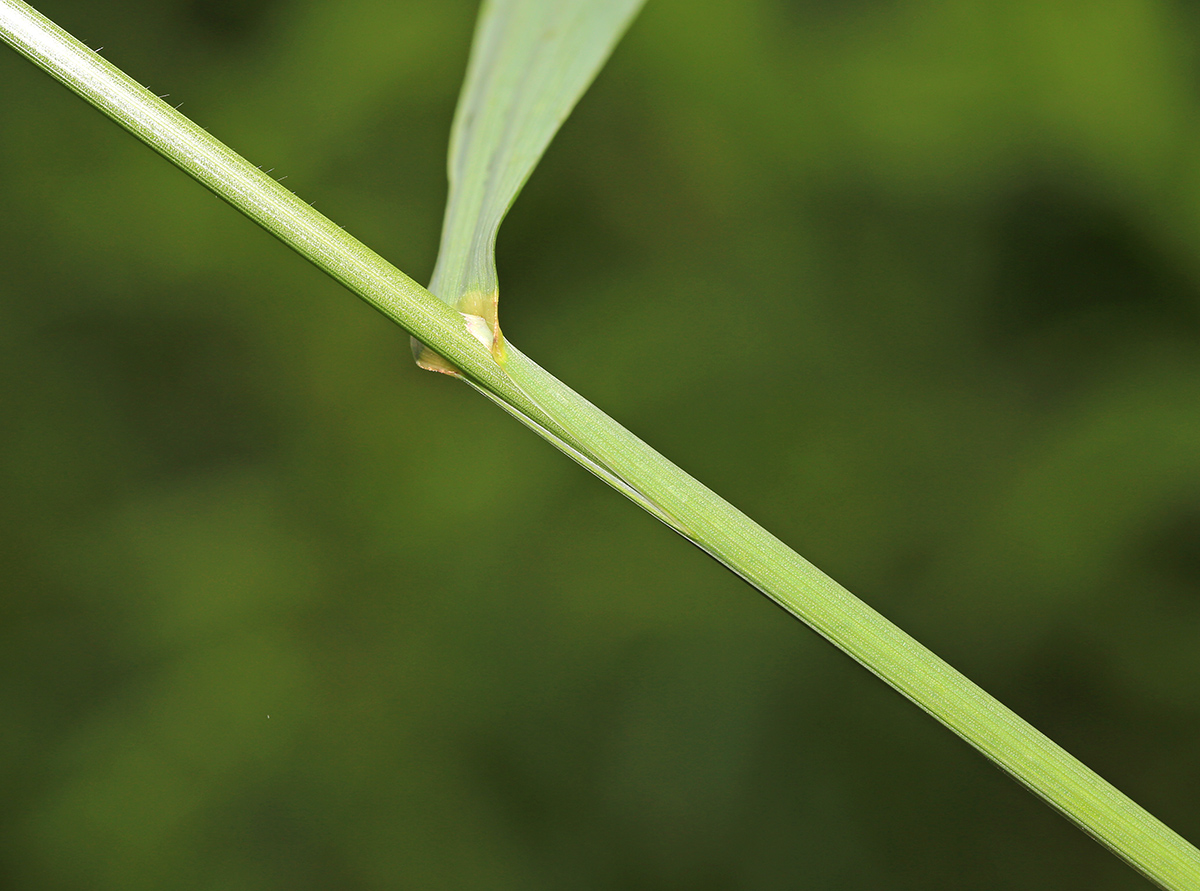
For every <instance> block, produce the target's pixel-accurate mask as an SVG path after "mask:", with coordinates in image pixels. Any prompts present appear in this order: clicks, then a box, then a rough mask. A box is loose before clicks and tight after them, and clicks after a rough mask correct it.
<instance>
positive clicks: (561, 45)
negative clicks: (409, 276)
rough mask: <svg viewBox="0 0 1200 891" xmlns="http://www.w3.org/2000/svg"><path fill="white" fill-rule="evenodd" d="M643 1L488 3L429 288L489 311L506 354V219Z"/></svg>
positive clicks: (465, 306) (460, 304) (465, 308)
mask: <svg viewBox="0 0 1200 891" xmlns="http://www.w3.org/2000/svg"><path fill="white" fill-rule="evenodd" d="M642 3H643V0H485V2H484V5H483V8H482V9H481V11H480V16H479V22H478V25H477V27H476V30H475V39H474V43H473V44H472V47H471V58H470V62H469V63H468V67H467V77H466V80H465V82H464V84H463V90H462V94H461V95H460V97H459V102H458V108H457V111H456V113H455V117H454V126H453V130H452V132H451V137H450V155H449V165H448V167H449V177H450V194H449V197H448V199H447V202H446V215H445V220H444V223H443V227H442V239H441V245H440V248H439V250H438V260H437V265H436V267H435V269H434V273H433V279H432V280H431V282H430V285H429V290H430V291H432V292H433V293H434V294H435V295H437V296H438V297H439V298H440V299H442V300H444V301H445V302H446V303H448V304H450V305H451V306H453V307H455V308H456V309H457V310H458V311H459V312H463V313H466V314H468V315H473V316H479V317H482V318H483V319H485V320H486V321H487V325H488V328H489V329H491V331H492V334H493V338H494V340H493V343H494V345H495V346H494V348H493V349H494V351H495V352H497V355H498V356H499V355H500V350H501V347H500V345H501V343H502V341H501V338H500V329H499V325H498V323H497V319H496V305H497V301H498V279H497V276H496V262H495V249H496V234H497V232H498V231H499V228H500V223H501V222H502V221H503V219H504V216H505V214H506V213H507V212H508V209H509V207H511V206H512V203H513V201H514V200H515V199H516V197H517V194H518V193H519V192H520V191H521V187H522V186H523V185H524V184H525V181H526V180H528V179H529V176H530V174H531V173H532V172H533V168H534V167H535V166H536V165H537V162H538V160H539V159H540V158H541V156H542V154H543V153H544V152H545V150H546V147H547V146H548V145H549V144H550V140H551V139H553V137H554V134H555V133H556V132H557V131H558V128H559V127H560V126H561V125H562V123H563V121H564V120H566V118H567V115H569V114H570V113H571V109H572V108H574V107H575V103H576V102H578V101H579V98H580V96H582V95H583V92H584V90H586V89H587V87H588V85H589V84H590V83H591V82H592V80H593V79H594V78H595V76H596V73H597V72H598V71H599V70H600V68H601V66H603V64H604V62H605V61H606V60H607V59H608V56H609V55H610V54H611V53H612V50H613V47H614V46H615V45H616V43H617V41H618V40H619V39H620V37H621V35H622V34H623V33H624V31H625V29H626V28H627V27H628V26H629V23H630V22H631V21H632V19H633V17H634V15H636V13H637V11H638V10H639V9H640V8H641V5H642ZM421 360H422V356H421V355H420V354H419V353H418V361H419V362H420V361H421ZM422 364H425V363H422ZM442 370H445V369H442Z"/></svg>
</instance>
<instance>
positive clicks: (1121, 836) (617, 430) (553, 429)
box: [0, 0, 1200, 891]
mask: <svg viewBox="0 0 1200 891" xmlns="http://www.w3.org/2000/svg"><path fill="white" fill-rule="evenodd" d="M0 39H2V40H3V41H4V42H5V43H8V44H9V45H10V46H12V47H13V48H14V49H16V50H17V51H18V52H20V53H21V54H22V55H25V56H26V57H27V58H29V59H30V60H32V61H33V62H34V63H35V64H37V65H38V66H40V67H41V68H43V69H44V70H46V71H47V72H49V73H50V74H51V75H53V76H54V77H55V78H57V79H58V80H60V81H61V82H62V83H64V84H65V85H66V86H68V87H69V88H70V89H72V90H73V91H75V92H76V93H78V94H79V95H80V96H82V97H83V98H84V99H86V100H87V101H88V102H90V103H92V104H93V105H94V106H96V107H97V108H98V109H100V110H101V111H103V112H104V113H105V114H106V115H108V116H109V117H111V118H112V119H113V120H115V121H116V122H117V123H119V124H120V125H121V126H123V127H125V128H126V129H127V130H129V131H130V132H131V133H133V134H134V135H135V136H137V137H138V138H139V139H141V140H142V141H143V142H145V143H147V144H148V145H150V146H151V147H152V148H153V149H155V150H156V151H158V152H159V153H160V154H162V155H163V156H164V157H166V158H167V159H168V160H170V161H172V162H173V163H174V164H176V165H178V166H179V167H180V168H181V169H182V170H184V171H185V172H187V173H188V174H190V175H191V176H193V177H194V178H195V179H197V180H199V181H200V182H201V183H203V184H204V185H205V186H206V187H207V188H209V189H211V190H212V191H213V192H215V193H216V194H217V195H219V196H221V197H222V198H224V199H225V200H226V201H228V202H229V203H230V204H232V205H233V206H234V207H236V208H237V209H238V210H240V211H241V212H242V213H244V214H246V216H248V217H250V218H251V219H252V220H254V221H255V222H257V223H258V224H259V225H261V226H263V228H265V229H266V230H267V231H269V232H271V233H272V234H273V235H275V236H276V237H277V238H279V239H280V240H281V241H283V242H284V243H285V244H287V245H289V246H291V247H292V248H294V249H295V250H296V251H297V252H299V253H300V254H301V255H303V256H304V257H307V258H308V259H309V260H310V261H312V262H313V263H314V264H316V265H317V266H318V267H320V268H321V269H323V270H325V272H327V273H328V274H329V275H331V276H333V277H334V278H335V279H337V280H338V281H340V282H341V283H342V284H344V285H345V286H346V287H348V288H349V289H350V290H352V291H353V292H354V293H356V294H358V295H359V296H360V297H362V298H363V299H364V300H366V301H367V302H368V303H370V304H371V305H372V306H374V307H375V308H376V309H378V310H379V311H380V312H382V313H384V315H386V316H388V317H389V318H391V319H393V320H394V321H395V322H397V323H398V324H400V325H401V326H403V327H404V328H405V329H407V330H408V331H409V332H410V333H411V334H413V336H415V337H416V338H418V339H419V340H421V341H423V342H424V343H426V344H428V345H429V346H431V347H432V348H433V349H434V350H436V351H437V352H438V353H440V354H441V355H443V356H445V357H446V358H447V359H449V360H450V361H452V362H453V363H454V364H455V365H456V366H457V367H458V368H459V369H461V370H462V372H463V374H464V375H465V377H466V379H467V380H468V381H469V382H470V383H472V385H473V386H475V387H476V388H477V389H479V390H481V391H483V392H484V393H485V394H487V395H488V396H489V397H490V398H491V399H493V400H494V401H496V402H498V403H499V404H500V405H502V406H503V407H504V408H505V409H506V410H508V411H509V412H511V413H512V414H514V415H516V416H517V417H518V418H520V419H521V420H522V421H524V422H525V423H527V424H528V425H529V426H530V427H532V428H533V429H534V430H536V431H537V432H538V433H539V434H541V435H543V436H545V437H546V438H547V439H549V440H550V441H551V442H552V443H554V444H555V445H556V446H557V447H559V448H560V449H562V450H563V451H564V452H566V453H567V454H569V455H571V457H573V458H574V459H576V460H577V461H579V462H580V463H581V464H582V465H583V466H585V467H587V468H588V469H589V470H591V471H592V472H593V473H595V474H596V475H597V476H599V477H600V478H602V479H604V480H605V481H606V482H608V483H609V484H610V485H613V486H614V487H615V488H617V489H618V490H619V491H621V492H623V493H624V494H626V495H627V496H629V497H630V498H632V499H633V500H635V501H636V502H637V503H639V504H641V505H642V506H643V507H645V508H646V509H647V510H649V511H650V512H651V513H653V514H654V515H655V516H657V517H658V518H659V519H660V520H662V521H663V522H664V523H666V524H667V525H669V526H671V527H672V528H673V529H675V530H676V531H678V532H679V533H680V534H682V535H684V536H685V537H687V538H688V539H689V540H691V541H693V542H695V543H696V544H697V545H698V546H699V547H701V548H703V549H704V550H705V551H707V552H708V553H709V554H711V555H712V556H714V557H716V558H717V559H718V560H720V561H721V562H722V563H724V564H725V565H726V566H728V567H729V568H730V569H731V570H733V571H734V572H735V573H737V574H738V575H740V576H741V577H742V578H744V579H746V581H748V582H750V584H752V585H754V586H755V587H756V588H758V589H759V590H760V591H762V592H763V593H765V594H767V595H768V596H769V597H771V598H772V599H774V600H775V601H776V602H777V603H779V604H780V605H781V606H783V607H784V608H785V609H787V610H788V611H789V612H791V613H792V614H793V615H795V616H796V617H798V618H799V619H801V620H802V621H804V622H805V623H806V624H808V625H809V626H810V627H812V628H813V629H815V630H816V631H817V632H818V633H820V634H821V635H822V636H824V637H825V638H827V639H828V640H829V641H831V642H832V643H834V644H835V645H836V646H838V647H839V648H840V649H842V650H843V651H845V652H846V653H848V654H849V655H850V656H851V657H853V658H854V659H855V660H856V661H858V662H859V663H861V664H862V665H863V666H865V667H866V668H867V669H869V670H870V671H872V672H873V673H875V674H876V675H878V676H879V677H880V678H882V679H883V680H884V681H886V682H887V683H888V684H890V685H891V686H892V687H894V688H895V689H896V690H898V691H899V692H900V693H901V694H903V695H904V696H906V697H907V698H908V699H910V700H912V701H913V702H914V703H916V704H917V705H918V706H919V707H920V708H922V709H924V710H925V711H926V712H928V713H929V714H931V715H933V716H934V717H935V718H937V719H938V720H939V721H941V722H942V723H943V724H945V725H946V726H947V727H948V728H950V730H952V731H953V732H954V733H956V734H958V735H959V736H960V737H962V738H963V739H964V740H966V741H967V742H968V743H970V744H971V745H972V746H974V747H975V748H976V749H978V750H979V751H980V752H982V753H983V754H984V755H986V756H987V757H988V758H990V759H991V760H992V761H994V762H995V763H996V764H997V765H999V766H1000V767H1002V768H1003V769H1004V770H1006V771H1007V772H1008V773H1010V774H1012V776H1013V777H1015V778H1016V779H1017V780H1018V781H1019V782H1021V783H1022V784H1023V785H1025V786H1026V787H1027V788H1029V789H1030V790H1031V791H1033V792H1035V793H1036V794H1037V795H1039V796H1040V797H1041V798H1043V799H1044V800H1045V801H1046V802H1047V803H1048V804H1050V805H1051V806H1052V807H1054V808H1055V809H1057V810H1058V811H1060V812H1061V813H1062V814H1064V815H1065V816H1066V817H1067V818H1068V819H1070V820H1071V821H1072V822H1074V823H1076V824H1077V825H1078V826H1080V827H1081V828H1082V829H1083V830H1084V831H1085V832H1087V833H1089V834H1090V835H1092V836H1093V837H1094V838H1096V839H1097V840H1098V841H1099V842H1100V843H1101V844H1103V845H1105V846H1106V847H1108V848H1109V849H1110V850H1112V851H1113V852H1115V853H1116V854H1118V855H1119V856H1120V857H1122V858H1124V859H1125V860H1126V861H1128V862H1129V863H1130V864H1131V865H1132V866H1133V867H1135V868H1136V869H1138V870H1139V871H1141V872H1142V873H1143V874H1145V875H1146V876H1147V877H1148V878H1150V879H1152V880H1153V881H1155V882H1157V883H1158V884H1159V885H1160V886H1162V887H1163V888H1169V889H1177V891H1196V889H1198V888H1200V851H1198V850H1197V849H1196V848H1195V847H1194V846H1192V845H1191V844H1189V843H1188V842H1187V841H1186V840H1185V839H1183V838H1182V837H1180V836H1179V835H1177V834H1176V833H1175V832H1173V831H1172V830H1171V829H1170V828H1168V827H1167V826H1165V825H1164V824H1163V823H1161V822H1160V821H1158V820H1157V819H1155V818H1154V817H1153V816H1152V815H1151V814H1149V813H1148V812H1147V811H1145V810H1144V809H1143V808H1141V807H1139V806H1138V805H1137V804H1135V803H1134V802H1133V801H1131V800H1130V799H1129V798H1127V797H1126V796H1125V795H1123V794H1122V793H1121V792H1120V791H1118V790H1117V789H1116V788H1115V787H1113V786H1112V785H1111V784H1109V783H1108V782H1106V781H1105V780H1103V779H1102V778H1101V777H1099V776H1098V775H1096V774H1095V773H1094V772H1092V771H1091V770H1089V769H1088V768H1087V767H1085V766H1084V765H1083V764H1081V763H1080V762H1079V761H1077V760H1076V759H1075V758H1073V757H1072V756H1071V755H1070V754H1068V753H1067V752H1066V751H1064V750H1063V749H1062V748H1061V747H1059V746H1058V745H1056V744H1055V743H1054V742H1053V741H1051V740H1050V739H1049V738H1047V737H1046V736H1045V735H1044V734H1042V733H1040V732H1039V731H1038V730H1036V729H1035V728H1034V727H1032V726H1031V725H1030V724H1028V723H1027V722H1026V721H1024V720H1022V719H1021V718H1020V717H1019V716H1017V715H1016V714H1015V713H1013V712H1012V711H1011V710H1009V709H1008V708H1006V707H1005V706H1004V705H1002V704H1001V703H1000V702H998V701H997V700H996V699H994V698H993V697H992V696H990V695H988V694H987V693H986V692H985V691H984V690H982V689H981V688H980V687H978V686H977V685H976V684H974V683H972V682H971V681H970V680H968V679H967V678H966V677H964V676H963V675H962V674H960V673H959V672H957V671H956V670H954V669H953V668H952V667H951V666H950V665H948V664H947V663H946V662H944V661H943V660H942V659H940V658H939V657H938V656H936V655H935V654H934V653H932V652H931V651H929V650H928V649H926V648H925V647H923V646H922V645H921V644H919V643H917V642H916V641H915V640H913V639H912V638H911V637H909V636H908V635H907V634H905V633H904V632H903V631H901V630H900V629H899V628H897V627H896V626H895V625H893V624H892V623H891V622H889V621H888V620H887V619H885V618H884V617H883V616H881V615H879V614H878V613H877V612H875V611H874V610H872V609H871V608H870V607H869V606H867V605H866V604H865V603H863V602H862V601H860V600H859V599H857V598H856V597H854V596H853V595H852V594H850V592H849V591H847V590H846V589H845V588H843V587H841V586H840V585H839V584H837V583H836V582H835V581H833V580H832V579H830V578H829V577H828V576H826V575H825V574H824V573H822V572H821V571H820V570H818V569H817V568H816V567H814V566H813V565H812V564H810V563H808V562H807V561H806V560H805V559H804V558H803V557H801V556H800V555H799V554H797V553H796V552H795V551H793V550H791V549H790V548H789V547H788V546H787V545H785V544H784V543H783V542H781V541H780V540H779V539H777V538H775V537H774V536H773V535H771V534H770V533H769V532H767V531H766V530H765V529H763V528H762V527H761V526H759V525H758V524H756V523H755V522H754V521H753V520H751V519H750V518H749V517H747V516H746V515H745V514H743V513H741V512H740V511H738V510H737V509H736V508H735V507H733V506H732V505H730V504H729V503H728V502H726V501H725V500H724V499H722V498H720V497H719V496H718V495H716V494H715V493H714V492H712V491H710V490H709V489H707V488H705V487H704V486H702V485H701V484H700V483H698V482H697V481H696V480H694V479H692V478H691V477H690V476H688V475H687V474H686V473H684V472H683V471H682V470H680V469H679V468H678V467H676V466H675V465H674V464H672V463H671V462H669V461H668V460H667V459H665V458H664V457H663V456H662V455H660V454H658V453H657V452H656V451H654V450H653V449H652V448H650V447H649V446H648V445H646V444H645V443H644V442H642V441H641V440H639V439H638V438H637V437H635V436H633V435H632V434H631V433H630V432H629V431H627V430H626V429H625V428H624V427H622V426H620V425H619V424H618V423H616V422H615V421H613V420H612V419H611V418H609V417H608V416H607V415H605V414H604V413H603V412H601V411H600V410H599V409H597V408H596V407H595V406H593V405H591V404H590V403H589V402H587V401H586V400H584V399H583V398H582V397H580V396H579V395H578V394H576V393H575V392H574V391H572V390H571V389H569V388H568V387H566V386H565V385H564V384H562V383H560V382H559V381H558V380H556V379H555V378H554V377H553V376H551V375H550V374H548V373H547V372H546V371H544V370H543V369H542V368H540V367H539V366H538V365H536V364H535V363H534V362H533V361H532V360H530V359H529V358H527V357H526V356H525V355H523V354H522V353H521V352H520V351H518V350H517V349H515V348H514V347H512V346H511V345H509V346H508V348H507V354H506V355H505V357H504V358H503V359H502V361H501V362H497V361H496V359H495V358H494V357H493V355H492V351H491V350H490V349H489V347H488V346H487V345H485V344H483V343H481V341H480V340H479V339H477V337H476V335H474V334H472V333H471V331H470V330H469V329H468V326H467V324H466V320H465V319H464V317H463V316H462V315H461V314H460V313H458V312H456V311H454V310H453V309H451V308H450V307H449V306H447V305H446V304H444V303H442V302H441V301H440V300H438V299H437V298H436V297H434V296H433V295H432V294H430V293H429V292H428V291H426V290H425V289H424V288H422V287H421V286H420V285H418V284H417V283H416V282H414V281H413V280H412V279H410V278H408V276H406V275H404V273H402V272H400V271H399V270H398V269H396V268H395V267H394V266H392V265H391V264H390V263H388V262H387V261H386V260H384V259H383V258H381V257H379V256H378V255H377V254H375V253H374V252H373V251H371V250H370V249H368V248H367V247H366V246H364V245H363V244H361V243H360V242H359V241H357V240H356V239H354V238H353V237H351V236H350V235H348V234H347V233H346V232H345V231H344V230H342V229H341V228H340V227H339V226H337V225H335V224H334V223H333V222H331V221H330V220H328V219H326V218H325V217H324V216H322V215H321V214H319V213H318V212H317V211H315V210H313V209H312V208H311V207H310V206H309V205H308V204H306V203H305V202H303V201H301V200H300V199H298V198H297V197H296V196H295V195H293V194H292V193H291V192H290V191H288V190H287V189H285V188H283V187H282V186H280V185H279V184H278V183H277V182H275V180H273V179H272V178H271V177H269V176H267V175H266V174H265V173H263V172H262V171H260V170H259V169H258V168H256V167H254V166H253V165H251V164H250V163H249V162H248V161H246V160H245V159H243V158H242V157H240V156H239V155H238V154H236V153H235V152H233V151H232V150H230V149H229V148H227V147H226V146H224V145H223V144H222V143H220V142H219V141H218V140H217V139H215V138H213V137H212V136H211V135H210V134H209V133H207V132H206V131H205V130H204V129H202V128H201V127H198V126H197V125H196V124H194V123H192V122H191V121H189V120H188V119H187V118H185V117H184V116H183V115H181V114H179V113H178V112H177V111H176V110H175V109H173V108H171V107H170V106H169V105H167V104H166V103H164V102H162V101H161V100H160V99H158V98H157V97H155V96H154V95H153V94H152V93H150V92H149V91H148V90H146V89H145V88H144V87H142V86H140V85H138V84H137V83H136V82H134V81H133V80H131V79H130V78H129V77H127V76H126V75H125V74H123V73H122V72H121V71H120V70H118V69H117V68H116V67H114V66H113V65H111V64H109V63H108V62H107V61H105V60H104V59H102V58H101V57H100V56H98V55H96V54H95V53H93V52H92V51H91V50H89V49H88V48H87V47H85V46H83V45H82V44H81V43H79V42H78V41H76V40H75V39H74V38H72V37H71V36H70V35H69V34H67V33H66V32H64V31H63V30H62V29H60V28H59V27H58V26H56V25H55V24H53V23H52V22H50V21H49V20H47V19H46V18H45V17H43V16H42V15H40V14H39V13H38V12H36V11H35V10H33V9H32V8H31V7H29V6H28V5H26V4H25V3H23V2H21V0H0Z"/></svg>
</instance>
